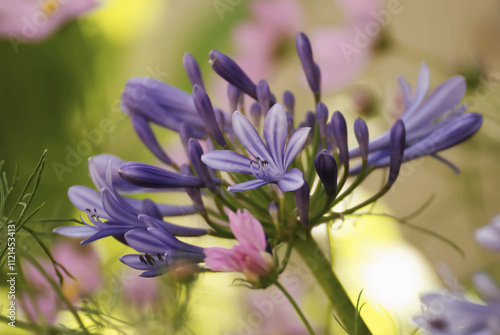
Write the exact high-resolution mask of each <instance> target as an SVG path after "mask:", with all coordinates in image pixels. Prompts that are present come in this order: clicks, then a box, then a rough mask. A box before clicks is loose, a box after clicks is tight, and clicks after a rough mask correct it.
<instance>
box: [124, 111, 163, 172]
mask: <svg viewBox="0 0 500 335" xmlns="http://www.w3.org/2000/svg"><path fill="white" fill-rule="evenodd" d="M132 126H133V127H134V129H135V132H136V133H137V136H139V138H140V139H141V141H142V143H144V145H145V146H146V147H147V148H148V149H149V150H150V151H151V152H152V153H153V154H154V155H155V156H156V157H157V158H158V159H159V160H160V161H162V162H163V163H165V164H167V165H171V164H172V160H171V159H170V157H168V155H167V154H166V153H165V151H164V150H163V149H162V148H161V147H160V144H159V143H158V140H157V139H156V136H155V134H154V133H153V130H152V129H151V127H150V126H149V122H148V121H147V120H146V119H144V118H143V117H141V116H137V115H133V116H132ZM122 164H123V163H122ZM122 164H120V165H122Z"/></svg>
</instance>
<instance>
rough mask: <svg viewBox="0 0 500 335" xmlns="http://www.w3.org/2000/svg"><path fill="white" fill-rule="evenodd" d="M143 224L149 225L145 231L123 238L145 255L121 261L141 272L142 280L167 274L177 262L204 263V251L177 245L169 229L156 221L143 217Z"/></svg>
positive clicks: (180, 244)
mask: <svg viewBox="0 0 500 335" xmlns="http://www.w3.org/2000/svg"><path fill="white" fill-rule="evenodd" d="M141 218H142V219H143V220H144V221H145V222H150V223H151V226H150V227H148V229H141V230H131V231H129V232H127V233H126V234H125V240H126V241H127V244H128V245H129V246H130V247H132V248H133V249H134V250H136V251H138V252H141V253H144V255H134V254H128V255H124V256H122V257H120V261H122V262H123V263H125V264H127V265H128V266H130V267H132V268H134V269H137V270H142V271H144V272H143V273H142V274H141V276H142V277H155V276H159V275H161V274H163V273H165V272H167V271H168V269H169V267H170V266H171V265H172V264H173V263H175V262H176V261H179V260H182V261H187V262H190V263H199V262H203V260H204V259H205V254H204V253H203V248H201V247H198V246H195V245H191V244H188V243H185V242H182V241H179V240H178V239H177V238H176V237H175V236H174V235H173V234H171V233H170V232H169V229H168V228H166V227H164V226H163V225H162V224H161V223H159V222H158V220H156V219H154V218H152V217H148V216H147V215H142V216H141Z"/></svg>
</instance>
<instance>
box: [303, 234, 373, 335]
mask: <svg viewBox="0 0 500 335" xmlns="http://www.w3.org/2000/svg"><path fill="white" fill-rule="evenodd" d="M294 248H295V250H297V252H298V253H299V254H300V256H301V257H302V258H303V259H304V261H305V263H306V264H307V266H308V267H309V269H310V270H311V273H312V274H313V275H314V277H315V278H316V281H317V283H318V284H319V285H320V286H321V288H322V289H323V291H324V292H325V294H326V296H327V297H328V299H329V300H330V302H331V304H332V307H333V310H334V311H335V314H336V315H337V317H338V319H339V320H340V321H341V322H342V324H343V326H344V327H345V328H346V329H347V330H348V331H349V334H352V335H371V334H372V333H371V332H370V330H369V329H368V327H367V326H366V325H365V323H364V322H363V319H362V318H361V317H360V316H358V315H357V313H358V311H357V310H356V308H355V307H354V305H353V303H352V302H351V299H349V296H348V295H347V293H346V291H345V290H344V288H343V287H342V284H341V283H340V281H339V279H338V278H337V276H336V275H335V273H334V272H333V271H332V268H331V264H330V262H329V261H328V259H326V257H325V256H324V254H323V252H322V251H321V249H319V246H318V245H317V244H316V242H315V241H314V240H313V238H312V237H311V236H308V237H307V239H306V240H302V239H296V240H295V242H294Z"/></svg>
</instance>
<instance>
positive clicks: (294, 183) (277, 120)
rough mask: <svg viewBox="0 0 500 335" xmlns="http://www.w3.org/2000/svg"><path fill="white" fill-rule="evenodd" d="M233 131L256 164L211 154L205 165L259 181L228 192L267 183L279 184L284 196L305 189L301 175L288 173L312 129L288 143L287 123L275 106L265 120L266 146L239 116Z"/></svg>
mask: <svg viewBox="0 0 500 335" xmlns="http://www.w3.org/2000/svg"><path fill="white" fill-rule="evenodd" d="M233 130H234V133H235V135H236V137H237V138H238V140H239V141H240V143H241V144H242V145H243V146H244V147H245V149H246V150H247V151H248V152H249V153H250V154H251V155H252V156H253V157H255V160H253V159H250V158H248V157H245V156H243V155H241V154H239V153H236V152H234V151H230V150H212V151H209V152H207V153H206V154H204V155H203V156H202V157H201V160H202V161H203V162H204V163H205V164H207V165H208V166H210V167H212V168H214V169H217V170H220V171H226V172H240V173H247V174H252V175H253V176H254V177H255V178H256V179H254V180H250V181H247V182H243V183H240V184H236V185H233V186H231V187H229V191H231V192H239V191H245V190H252V189H255V188H258V187H260V186H263V185H265V184H268V183H276V184H278V187H279V188H280V189H281V190H282V191H283V192H290V191H295V190H297V189H298V188H300V187H301V186H302V184H303V183H304V180H303V176H302V172H301V171H300V170H298V169H296V168H292V169H290V170H289V171H287V170H288V167H289V166H290V164H292V162H293V160H294V159H295V156H297V155H298V154H299V152H300V151H301V150H302V147H303V145H304V143H305V141H306V140H307V135H308V134H309V131H310V128H309V127H304V128H299V129H297V130H296V131H295V132H294V133H293V134H292V136H291V137H290V139H289V140H288V143H287V142H286V139H287V136H288V121H287V116H286V113H285V110H284V109H283V106H282V105H281V104H279V103H277V104H275V105H274V106H273V107H272V108H271V109H270V110H269V113H268V114H267V116H266V119H265V122H264V138H265V140H266V143H267V145H266V144H264V142H263V141H262V139H261V138H260V136H259V134H258V133H257V130H255V128H254V127H253V126H252V123H251V122H250V121H248V119H247V118H246V117H245V116H243V114H241V113H240V112H235V113H234V114H233ZM285 146H286V149H285Z"/></svg>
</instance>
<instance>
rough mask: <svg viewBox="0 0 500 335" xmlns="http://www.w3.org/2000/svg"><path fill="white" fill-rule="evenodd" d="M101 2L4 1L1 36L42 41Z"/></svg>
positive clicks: (0, 5)
mask: <svg viewBox="0 0 500 335" xmlns="http://www.w3.org/2000/svg"><path fill="white" fill-rule="evenodd" d="M97 4H98V3H97V2H96V1H95V0H3V1H1V2H0V18H1V19H0V36H3V37H6V38H8V39H10V40H18V41H20V42H22V43H29V42H39V41H42V40H44V39H45V38H47V37H49V36H50V35H51V34H52V33H54V31H56V30H57V29H58V28H59V27H61V26H62V25H64V24H65V23H66V22H68V21H70V20H73V19H75V18H77V17H78V16H80V15H82V14H83V13H85V12H87V11H89V10H90V9H92V8H94V7H95V6H96V5H97Z"/></svg>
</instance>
